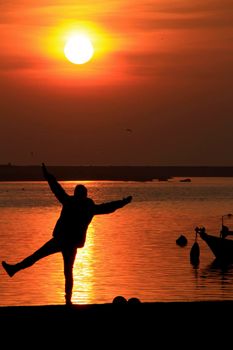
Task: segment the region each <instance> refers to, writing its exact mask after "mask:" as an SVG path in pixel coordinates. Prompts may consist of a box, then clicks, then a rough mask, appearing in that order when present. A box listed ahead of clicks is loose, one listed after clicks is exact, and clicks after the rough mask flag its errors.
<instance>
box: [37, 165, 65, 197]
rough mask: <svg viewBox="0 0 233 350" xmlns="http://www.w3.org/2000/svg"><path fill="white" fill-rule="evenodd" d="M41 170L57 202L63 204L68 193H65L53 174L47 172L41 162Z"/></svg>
mask: <svg viewBox="0 0 233 350" xmlns="http://www.w3.org/2000/svg"><path fill="white" fill-rule="evenodd" d="M42 171H43V175H44V178H45V180H47V181H48V184H49V187H50V189H51V191H52V192H53V193H54V195H55V196H56V198H57V199H58V200H59V202H61V203H62V204H63V203H64V202H65V200H66V199H67V197H68V196H69V195H68V194H67V193H66V191H65V190H64V188H63V187H62V186H61V185H60V184H59V183H58V182H57V180H56V178H55V176H53V175H52V174H50V173H49V172H48V170H47V168H46V166H45V164H44V163H42Z"/></svg>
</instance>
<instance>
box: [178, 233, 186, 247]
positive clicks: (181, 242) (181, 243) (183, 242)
mask: <svg viewBox="0 0 233 350" xmlns="http://www.w3.org/2000/svg"><path fill="white" fill-rule="evenodd" d="M187 243H188V240H187V238H186V237H185V236H184V235H180V237H179V238H177V240H176V244H177V245H179V246H180V247H185V246H186V245H187Z"/></svg>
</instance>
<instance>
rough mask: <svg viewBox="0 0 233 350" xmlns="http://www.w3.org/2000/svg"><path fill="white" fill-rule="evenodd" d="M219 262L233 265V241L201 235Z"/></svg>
mask: <svg viewBox="0 0 233 350" xmlns="http://www.w3.org/2000/svg"><path fill="white" fill-rule="evenodd" d="M200 237H201V238H202V239H203V241H205V242H206V244H207V245H208V247H209V248H210V250H211V251H212V253H213V254H214V256H215V258H216V259H217V260H218V261H221V262H226V263H233V240H231V239H226V238H221V237H216V236H213V235H209V234H207V233H200Z"/></svg>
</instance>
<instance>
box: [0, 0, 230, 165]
mask: <svg viewBox="0 0 233 350" xmlns="http://www.w3.org/2000/svg"><path fill="white" fill-rule="evenodd" d="M0 11H1V16H0V26H1V42H0V49H1V58H0V82H1V85H0V89H1V99H0V105H1V128H0V164H5V163H8V162H11V163H12V164H17V165H21V164H22V165H24V164H36V165H37V164H40V163H41V162H45V163H47V164H48V165H63V164H64V165H230V166H232V165H233V2H232V0H211V1H208V0H206V1H203V0H202V1H201V0H200V1H199V0H180V1H178V0H151V1H149V0H148V1H147V0H140V1H139V0H134V1H132V0H106V1H105V0H102V1H101V0H100V1H88V0H79V1H77V0H75V1H69V0H67V1H66V0H60V1H59V0H57V1H49V0H40V1H33V0H11V1H1V2H0ZM80 32H82V33H84V34H85V35H87V36H88V37H89V39H90V40H91V42H92V44H93V46H94V56H93V57H92V59H91V60H90V61H89V62H87V63H86V64H83V65H76V64H73V63H71V62H69V61H68V60H67V59H66V57H65V55H64V46H65V43H66V41H67V40H68V39H69V38H70V36H71V35H73V34H75V33H80Z"/></svg>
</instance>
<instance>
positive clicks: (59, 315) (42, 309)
mask: <svg viewBox="0 0 233 350" xmlns="http://www.w3.org/2000/svg"><path fill="white" fill-rule="evenodd" d="M232 311H233V300H224V301H218V300H214V301H184V302H141V303H137V304H127V303H126V304H114V303H106V304H84V305H81V304H80V305H72V306H66V305H40V306H37V305H36V306H1V307H0V319H1V320H3V319H4V320H5V322H7V321H9V322H10V323H11V324H13V323H14V322H16V323H17V322H18V321H19V320H21V321H23V322H24V323H25V322H33V323H35V322H37V321H39V320H40V321H41V320H44V321H46V322H52V323H53V324H54V323H59V324H62V323H63V324H64V325H68V324H69V322H70V323H73V322H74V321H75V323H76V324H77V323H79V322H80V323H81V322H82V323H83V322H88V323H89V324H91V323H92V322H94V323H95V322H96V321H98V320H99V321H100V320H102V321H103V320H107V321H110V320H111V321H113V320H116V319H118V318H119V317H120V318H121V322H124V321H126V320H127V321H131V322H135V323H140V322H143V323H144V322H147V320H150V319H151V318H154V316H155V315H156V317H157V318H159V319H160V321H164V320H165V319H166V321H167V322H168V324H169V323H171V322H172V323H173V322H174V321H175V319H176V318H177V317H178V316H179V317H181V323H183V322H184V321H182V317H183V320H185V319H186V320H187V319H189V321H190V317H192V318H195V316H197V317H200V315H202V319H199V322H205V321H208V323H209V322H211V319H212V321H214V322H216V319H215V316H216V315H217V314H218V315H219V314H222V317H223V316H224V318H225V317H227V314H229V316H231V315H232ZM230 318H231V317H230Z"/></svg>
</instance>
